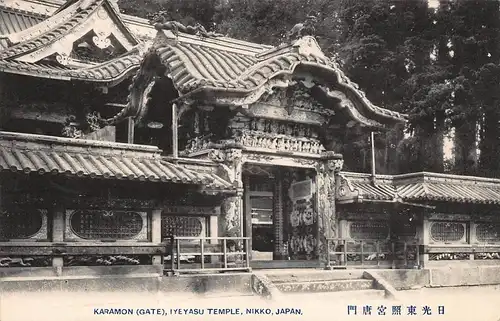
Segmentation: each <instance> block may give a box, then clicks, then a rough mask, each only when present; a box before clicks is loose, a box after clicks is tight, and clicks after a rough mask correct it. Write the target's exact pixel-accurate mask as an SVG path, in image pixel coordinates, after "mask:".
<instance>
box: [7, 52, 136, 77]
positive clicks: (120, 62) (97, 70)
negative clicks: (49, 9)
mask: <svg viewBox="0 0 500 321" xmlns="http://www.w3.org/2000/svg"><path fill="white" fill-rule="evenodd" d="M141 57H142V53H141V52H140V50H139V49H134V50H131V51H129V52H127V53H125V54H124V55H122V56H120V57H117V58H114V59H112V60H109V61H106V62H103V63H100V64H97V65H92V66H89V67H84V68H61V67H51V66H48V65H44V64H39V63H28V62H19V61H8V60H0V71H1V72H7V73H14V74H23V75H29V76H35V77H46V78H52V79H60V80H81V81H90V82H106V83H116V82H120V81H121V80H122V79H124V77H125V76H127V75H128V74H129V73H130V72H133V71H135V70H136V69H137V68H138V67H139V65H140V61H141ZM107 67H112V69H111V68H107ZM110 70H112V72H110Z"/></svg>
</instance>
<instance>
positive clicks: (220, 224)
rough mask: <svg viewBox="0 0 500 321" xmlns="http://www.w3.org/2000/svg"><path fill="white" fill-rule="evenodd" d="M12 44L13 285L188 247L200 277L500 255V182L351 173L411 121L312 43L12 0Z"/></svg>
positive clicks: (7, 232) (1, 62)
mask: <svg viewBox="0 0 500 321" xmlns="http://www.w3.org/2000/svg"><path fill="white" fill-rule="evenodd" d="M0 33H3V34H0V108H1V110H0V112H1V114H0V115H1V118H0V130H1V132H0V169H2V172H1V179H2V180H1V190H0V191H1V198H0V202H1V203H0V205H1V210H2V212H1V213H2V214H1V217H0V241H1V242H0V265H1V266H2V267H5V268H2V270H3V271H5V272H2V273H6V274H9V273H10V272H9V271H13V270H12V269H11V268H12V267H19V266H21V267H22V266H27V267H30V268H34V267H39V268H40V269H42V270H43V269H47V268H49V269H50V268H52V267H55V268H56V269H55V270H56V271H59V272H58V273H60V272H61V271H63V270H64V269H65V268H66V267H70V266H82V267H85V266H115V265H140V266H157V267H161V266H163V265H164V264H168V262H169V260H170V259H172V257H169V255H168V253H166V252H165V251H166V250H165V244H166V243H165V242H163V240H164V239H166V238H170V237H172V236H175V237H184V238H186V239H185V240H183V241H185V242H184V243H186V244H190V245H189V246H190V247H189V248H190V249H191V250H190V251H188V252H190V253H184V255H183V257H182V261H183V266H186V267H192V266H195V265H196V268H197V269H200V268H201V269H204V268H207V267H211V268H215V269H217V268H226V269H227V268H230V267H234V268H240V267H248V260H250V261H251V264H250V266H252V267H255V268H257V267H278V268H279V267H323V266H325V264H329V265H330V266H335V265H337V266H346V265H349V264H356V265H357V263H349V262H357V261H360V262H361V263H364V262H365V261H367V262H375V261H376V262H378V263H379V265H380V266H384V265H385V266H387V263H388V262H389V261H390V263H389V265H392V266H400V265H398V264H399V263H400V262H399V263H398V264H396V265H395V263H394V262H395V261H397V260H396V259H397V255H396V254H395V252H397V251H401V250H400V249H401V246H403V252H404V260H403V261H404V263H405V266H410V265H412V264H413V266H415V265H416V266H422V265H424V266H425V265H426V264H428V263H429V262H431V261H435V260H433V259H432V258H434V257H440V258H444V257H453V258H455V257H459V258H460V259H468V260H470V259H471V258H476V259H478V258H480V257H483V256H484V257H485V258H486V257H488V258H489V260H488V262H493V261H494V258H496V256H495V255H496V254H495V255H493V254H491V253H496V251H495V250H494V245H491V246H490V245H488V248H484V251H482V252H484V253H485V254H481V255H483V256H481V255H479V254H475V253H476V252H477V251H478V249H479V248H480V247H481V246H483V247H484V246H485V244H488V243H494V242H496V237H497V236H496V235H497V234H495V233H496V232H495V231H496V230H495V228H496V225H494V224H493V223H491V222H492V221H494V215H490V216H484V217H483V216H481V215H474V213H478V212H479V211H480V210H481V211H483V208H484V209H488V211H490V212H491V213H494V212H495V210H496V207H495V206H496V204H498V202H499V201H500V193H498V192H497V191H498V190H500V187H499V186H500V185H499V184H498V182H497V181H495V180H486V179H480V178H469V177H455V176H447V175H442V174H429V173H417V174H408V175H400V176H376V177H371V176H370V175H365V174H356V173H342V172H341V170H342V166H343V159H342V155H341V154H339V146H341V145H342V144H345V143H346V140H348V139H349V137H350V136H351V135H363V134H365V135H369V133H370V132H372V131H384V130H387V129H388V128H390V127H392V126H394V125H396V124H398V123H402V122H404V121H405V120H406V115H403V114H400V113H397V112H393V111H389V110H386V109H383V108H380V107H377V106H374V105H373V104H372V103H371V102H370V101H369V100H368V99H367V98H366V97H365V95H364V93H363V92H362V91H361V90H360V89H359V88H358V86H357V85H356V84H355V83H353V82H351V81H350V80H349V79H348V78H347V77H346V76H345V75H344V74H343V72H342V71H341V70H340V68H339V66H338V65H337V64H336V62H335V61H333V60H332V59H330V58H329V57H327V56H325V55H324V53H323V52H322V51H321V49H320V48H319V47H318V44H317V43H316V40H315V39H314V37H313V36H311V35H305V34H304V35H302V34H299V35H295V36H294V35H292V36H291V37H290V39H288V40H287V42H286V43H284V44H282V45H280V46H278V47H270V46H264V45H260V44H255V43H249V42H245V41H240V40H237V39H231V38H227V37H223V36H220V35H217V34H212V33H207V32H206V31H205V30H203V29H202V28H194V27H190V26H187V27H186V26H183V25H181V24H179V23H175V22H165V23H159V24H157V25H155V26H154V27H153V26H151V25H149V24H147V22H146V21H144V20H142V19H139V18H135V17H130V16H124V15H121V14H120V13H119V11H118V9H117V6H116V3H114V2H113V1H110V0H94V1H77V0H75V1H68V2H66V3H58V1H56V0H52V1H48V0H47V1H42V0H39V1H35V0H30V1H15V2H12V3H10V2H9V3H8V4H5V3H3V4H2V3H0ZM464 182H466V183H464ZM467 196H468V197H469V198H467ZM469 203H470V204H471V205H470V206H469V205H464V204H469ZM476 203H477V204H476ZM479 204H482V205H479ZM434 221H435V222H434ZM490 221H491V222H490ZM485 222H490V223H488V224H486V225H485V224H483V223H485ZM492 224H493V225H492ZM210 237H212V238H219V239H212V240H205V238H210ZM187 238H191V239H187ZM223 238H226V239H223ZM245 238H248V240H247V241H246V242H245V241H244V239H245ZM361 241H363V242H365V243H370V242H371V243H370V244H371V245H369V250H367V252H366V253H365V252H364V245H363V244H361V248H360V247H359V242H361ZM204 242H206V244H205V243H204ZM374 242H375V243H377V244H378V245H374V244H375V243H374ZM347 243H349V244H354V247H353V248H352V247H350V246H347V245H346V244H347ZM401 244H403V245H401ZM183 246H184V245H183ZM407 246H413V247H412V248H413V249H414V250H408V248H407ZM174 249H175V246H174ZM384 249H385V250H384ZM398 249H399V250H398ZM412 251H413V252H412ZM228 252H233V253H236V254H237V255H235V256H233V257H232V258H229V257H228V256H227V253H228ZM347 252H353V253H347ZM368 252H369V253H368ZM207 253H211V254H207ZM327 253H328V254H327ZM412 253H413V254H412ZM439 253H445V254H442V255H441V254H440V255H441V256H439V255H437V254H439ZM450 253H451V254H450ZM464 253H467V256H464ZM217 254H221V255H223V257H224V258H223V262H222V261H220V259H219V261H218V260H217V259H214V258H212V259H208V260H205V257H204V255H205V256H208V257H210V256H212V255H213V256H216V255H217ZM443 255H444V256H443ZM200 256H201V257H202V258H201V259H200ZM162 258H164V259H166V260H164V261H163V260H162ZM409 258H410V261H412V262H413V263H411V264H410V263H408V262H407V261H408V259H409ZM247 259H248V260H247ZM358 259H359V260H358ZM398 260H399V259H398ZM179 261H181V260H179ZM238 261H247V262H244V263H242V265H241V266H239V265H238ZM399 261H401V260H399ZM475 261H477V260H475ZM485 261H486V260H485ZM235 262H236V263H235ZM174 263H175V262H174ZM190 264H191V265H190ZM82 269H84V268H82Z"/></svg>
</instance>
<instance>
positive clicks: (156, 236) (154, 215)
mask: <svg viewBox="0 0 500 321" xmlns="http://www.w3.org/2000/svg"><path fill="white" fill-rule="evenodd" d="M161 212H162V210H161V209H154V210H152V211H151V242H152V243H155V244H158V243H161V242H162V239H161ZM152 261H153V265H161V264H162V262H161V255H153V258H152Z"/></svg>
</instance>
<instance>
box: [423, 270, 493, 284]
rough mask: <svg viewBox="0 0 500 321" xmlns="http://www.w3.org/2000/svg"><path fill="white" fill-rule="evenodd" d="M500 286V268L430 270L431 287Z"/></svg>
mask: <svg viewBox="0 0 500 321" xmlns="http://www.w3.org/2000/svg"><path fill="white" fill-rule="evenodd" d="M494 284H500V266H475V267H470V266H453V267H442V268H434V269H430V284H429V285H430V286H431V287H446V286H466V285H494Z"/></svg>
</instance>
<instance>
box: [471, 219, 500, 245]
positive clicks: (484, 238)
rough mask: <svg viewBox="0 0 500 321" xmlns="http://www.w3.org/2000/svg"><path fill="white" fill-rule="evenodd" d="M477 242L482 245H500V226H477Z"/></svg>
mask: <svg viewBox="0 0 500 321" xmlns="http://www.w3.org/2000/svg"><path fill="white" fill-rule="evenodd" d="M476 240H477V241H478V242H480V243H499V242H500V224H498V223H496V224H495V223H480V224H477V225H476Z"/></svg>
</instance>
